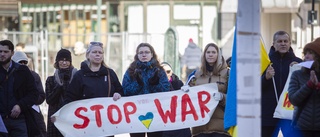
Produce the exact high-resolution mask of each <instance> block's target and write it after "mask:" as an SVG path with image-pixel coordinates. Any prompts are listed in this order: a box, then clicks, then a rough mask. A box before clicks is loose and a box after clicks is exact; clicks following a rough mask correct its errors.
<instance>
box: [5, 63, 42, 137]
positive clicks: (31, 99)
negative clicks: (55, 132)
mask: <svg viewBox="0 0 320 137" xmlns="http://www.w3.org/2000/svg"><path fill="white" fill-rule="evenodd" d="M11 63H12V66H11V68H10V69H9V72H7V71H6V70H5V69H4V68H3V67H0V80H1V83H2V82H3V80H5V79H6V77H7V75H8V74H10V72H11V71H12V73H11V74H10V76H9V78H8V79H9V80H10V79H11V80H13V96H14V99H12V98H6V97H3V96H2V97H1V100H8V101H15V102H14V103H15V104H18V105H19V106H20V108H21V114H20V116H22V115H23V116H24V117H25V120H26V124H27V128H28V134H29V136H34V135H38V134H39V130H38V129H37V125H36V123H35V121H34V119H33V115H32V113H31V110H32V108H31V107H32V105H34V104H35V103H36V101H37V99H38V96H39V94H38V91H37V88H36V85H35V81H34V78H33V76H32V74H31V72H30V70H29V68H28V67H27V66H24V65H20V64H18V63H15V62H14V61H11ZM12 78H13V79H12ZM1 86H4V85H2V84H1ZM9 88H10V87H9ZM11 88H12V87H11ZM13 105H14V104H13ZM8 107H11V109H12V107H13V106H11V105H10V106H8ZM11 109H10V110H11ZM1 113H5V115H9V114H10V112H1Z"/></svg>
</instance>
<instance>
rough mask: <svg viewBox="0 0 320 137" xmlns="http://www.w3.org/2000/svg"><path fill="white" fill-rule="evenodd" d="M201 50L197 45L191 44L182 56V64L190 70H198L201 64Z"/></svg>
mask: <svg viewBox="0 0 320 137" xmlns="http://www.w3.org/2000/svg"><path fill="white" fill-rule="evenodd" d="M201 54H202V51H201V49H200V48H199V47H198V46H197V45H196V44H195V43H193V42H192V43H189V44H188V47H186V49H185V51H184V54H183V56H182V60H181V63H182V65H186V66H187V68H188V69H196V68H197V67H199V66H200V64H201Z"/></svg>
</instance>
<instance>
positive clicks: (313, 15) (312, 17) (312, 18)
mask: <svg viewBox="0 0 320 137" xmlns="http://www.w3.org/2000/svg"><path fill="white" fill-rule="evenodd" d="M317 2H319V1H317ZM314 3H315V0H311V4H312V5H311V10H310V11H308V24H310V25H311V41H313V32H314V28H313V27H314V25H315V24H317V23H318V21H317V11H315V10H314Z"/></svg>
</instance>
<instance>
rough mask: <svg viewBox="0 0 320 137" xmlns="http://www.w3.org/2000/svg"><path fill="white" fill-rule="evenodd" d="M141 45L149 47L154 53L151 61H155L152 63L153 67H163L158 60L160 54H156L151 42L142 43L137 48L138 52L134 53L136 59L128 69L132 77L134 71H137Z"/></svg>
mask: <svg viewBox="0 0 320 137" xmlns="http://www.w3.org/2000/svg"><path fill="white" fill-rule="evenodd" d="M141 47H148V48H149V49H150V51H151V54H152V55H153V57H152V58H151V60H150V61H154V63H153V64H152V67H158V68H160V69H163V68H162V67H161V66H160V63H159V60H158V55H157V54H156V52H155V51H154V48H153V47H152V46H151V45H150V44H149V43H140V44H139V45H138V47H137V49H136V54H135V55H134V61H133V62H132V63H131V64H130V66H129V68H128V70H129V75H130V76H131V77H132V76H133V73H134V71H135V69H136V68H137V62H138V61H139V58H138V54H139V49H140V48H141Z"/></svg>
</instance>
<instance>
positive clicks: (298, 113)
mask: <svg viewBox="0 0 320 137" xmlns="http://www.w3.org/2000/svg"><path fill="white" fill-rule="evenodd" d="M303 54H304V60H305V61H314V62H313V64H312V66H311V68H310V69H308V68H304V67H303V68H302V69H301V70H296V71H294V72H293V73H292V75H291V79H290V83H289V89H288V92H289V100H290V102H291V103H292V104H293V105H294V114H293V124H292V125H293V126H294V128H295V129H297V130H299V131H300V132H301V133H302V135H303V137H319V136H320V92H319V90H320V83H319V80H320V38H318V39H316V40H315V41H313V42H310V43H308V44H307V45H306V46H305V47H304V49H303Z"/></svg>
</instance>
